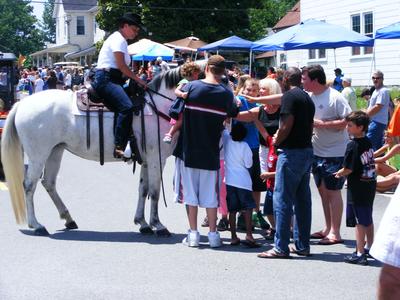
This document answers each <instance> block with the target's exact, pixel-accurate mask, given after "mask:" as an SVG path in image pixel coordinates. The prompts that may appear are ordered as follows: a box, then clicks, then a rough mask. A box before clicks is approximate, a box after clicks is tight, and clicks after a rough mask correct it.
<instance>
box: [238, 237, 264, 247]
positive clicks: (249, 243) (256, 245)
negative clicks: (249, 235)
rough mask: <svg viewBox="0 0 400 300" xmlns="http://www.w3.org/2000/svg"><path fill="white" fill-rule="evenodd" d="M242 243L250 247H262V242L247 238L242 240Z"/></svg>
mask: <svg viewBox="0 0 400 300" xmlns="http://www.w3.org/2000/svg"><path fill="white" fill-rule="evenodd" d="M241 243H242V244H243V245H245V246H246V247H248V248H260V247H261V244H260V243H257V242H256V241H250V240H247V239H246V240H244V241H241Z"/></svg>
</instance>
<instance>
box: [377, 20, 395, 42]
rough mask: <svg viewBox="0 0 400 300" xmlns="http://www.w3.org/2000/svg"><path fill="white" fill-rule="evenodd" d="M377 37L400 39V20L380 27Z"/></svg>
mask: <svg viewBox="0 0 400 300" xmlns="http://www.w3.org/2000/svg"><path fill="white" fill-rule="evenodd" d="M375 39H400V22H397V23H394V24H391V25H388V26H386V27H383V28H380V29H378V30H377V31H376V33H375Z"/></svg>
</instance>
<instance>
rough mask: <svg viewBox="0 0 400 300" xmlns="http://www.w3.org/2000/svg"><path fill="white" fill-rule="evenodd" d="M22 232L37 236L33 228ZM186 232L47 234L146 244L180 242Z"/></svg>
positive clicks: (77, 238) (76, 239)
mask: <svg viewBox="0 0 400 300" xmlns="http://www.w3.org/2000/svg"><path fill="white" fill-rule="evenodd" d="M20 232H21V233H23V234H25V235H29V236H35V233H34V232H33V231H32V230H20ZM185 236H186V235H185V234H171V236H170V237H167V238H166V237H158V236H157V235H156V234H152V235H143V234H141V233H138V232H131V231H126V232H123V231H121V232H119V231H113V232H104V231H85V230H71V231H58V232H56V233H53V234H50V235H49V236H47V237H48V238H50V239H54V240H64V241H86V242H107V243H145V244H154V245H158V244H165V245H170V244H180V243H181V242H182V239H183V238H184V237H185Z"/></svg>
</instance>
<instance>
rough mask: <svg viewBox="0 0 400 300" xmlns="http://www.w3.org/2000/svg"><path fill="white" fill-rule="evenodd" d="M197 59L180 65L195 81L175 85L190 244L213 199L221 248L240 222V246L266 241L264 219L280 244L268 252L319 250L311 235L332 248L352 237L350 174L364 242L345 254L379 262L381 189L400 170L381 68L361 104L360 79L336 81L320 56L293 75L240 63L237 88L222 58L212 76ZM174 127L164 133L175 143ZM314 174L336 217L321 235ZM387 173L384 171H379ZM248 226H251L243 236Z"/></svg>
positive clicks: (214, 241)
mask: <svg viewBox="0 0 400 300" xmlns="http://www.w3.org/2000/svg"><path fill="white" fill-rule="evenodd" d="M189 65H190V64H185V65H184V66H183V67H182V68H181V69H182V70H183V74H182V75H184V77H186V79H187V80H186V81H185V83H184V84H182V85H180V86H179V88H178V89H177V90H176V95H177V97H178V99H177V102H178V103H181V104H180V105H177V106H176V107H178V111H174V110H172V111H174V115H172V114H171V116H173V117H174V118H175V119H176V120H177V122H178V123H179V126H178V127H175V126H176V124H175V125H173V127H172V130H173V133H176V132H177V130H178V129H180V133H181V134H180V136H179V139H178V145H177V147H176V149H175V152H174V155H175V156H176V157H177V159H176V169H177V171H176V172H175V179H174V184H175V188H174V190H175V193H176V198H177V199H178V202H181V203H184V204H186V208H187V214H188V221H189V230H188V235H187V237H186V238H185V239H184V243H185V244H186V245H188V246H190V247H196V246H198V245H199V238H200V234H199V231H198V225H197V215H198V207H203V208H206V212H207V217H206V218H205V219H204V221H203V224H202V226H208V227H209V233H208V237H209V242H210V246H211V247H219V246H220V245H221V241H220V237H219V233H218V231H223V230H230V231H231V245H233V246H235V245H239V244H244V245H246V246H248V247H252V248H253V247H254V248H255V247H260V246H261V245H260V244H259V243H258V242H257V241H256V240H255V239H254V237H253V235H252V230H253V229H254V227H259V228H261V229H263V231H264V235H265V238H266V239H267V240H273V241H274V247H273V248H272V249H270V250H268V251H264V252H261V253H259V254H258V256H259V257H261V258H289V257H290V254H297V255H301V256H309V255H311V252H310V239H318V240H319V241H318V244H319V245H327V246H329V245H334V244H338V243H343V242H344V241H343V239H342V237H341V228H340V227H341V221H342V215H343V210H344V205H343V199H342V193H341V191H342V189H343V188H344V186H345V183H346V182H347V184H346V187H347V205H345V219H346V226H348V227H355V239H356V249H355V251H354V252H353V253H352V254H350V255H348V256H346V257H345V262H347V263H352V264H360V265H366V264H368V259H371V258H372V257H371V255H370V254H369V250H370V248H371V247H372V244H373V241H374V226H373V218H372V211H373V202H374V198H375V193H376V191H378V192H383V191H386V190H388V187H390V189H393V188H394V187H396V186H397V184H398V181H399V177H400V175H399V174H398V172H397V168H396V167H394V166H392V162H391V161H390V160H391V159H393V157H396V155H397V154H398V153H400V147H399V145H398V144H397V143H396V142H395V141H397V137H396V136H394V135H393V129H392V130H390V128H391V127H393V125H392V126H391V125H389V127H388V124H389V122H390V120H392V122H394V121H393V120H394V118H391V114H390V111H391V109H390V103H391V99H390V94H389V90H388V89H387V88H386V87H384V85H383V74H382V72H380V71H375V72H374V74H373V76H372V79H373V82H374V90H373V91H372V92H369V93H368V108H367V109H366V110H365V111H361V110H359V109H357V104H356V97H355V91H354V89H353V88H352V87H351V78H349V77H345V76H339V75H340V74H337V76H336V79H335V85H333V84H332V83H330V82H328V81H327V78H326V74H325V71H324V69H323V68H322V67H321V66H319V65H314V66H309V67H305V68H303V69H302V70H300V69H298V68H289V69H288V70H286V71H284V72H283V73H281V72H280V71H278V72H275V71H274V70H272V69H271V68H270V69H269V70H268V74H266V78H264V79H262V80H256V79H253V78H251V77H250V76H249V75H243V74H242V75H241V74H238V71H237V70H234V71H233V70H232V71H231V72H230V73H228V74H227V75H228V78H230V79H232V80H231V81H230V84H229V85H224V84H223V83H222V82H223V77H224V74H223V72H222V71H221V70H222V69H223V67H224V59H223V58H222V57H221V56H218V55H215V56H212V57H211V58H210V59H209V61H208V64H207V66H206V70H205V74H206V78H205V79H203V80H196V79H197V77H198V72H199V70H198V69H196V68H194V69H193V73H194V76H193V74H192V73H188V72H187V70H188V69H189V68H190V67H189ZM185 70H186V71H185ZM339 71H340V72H341V70H340V69H336V70H335V73H339ZM229 99H230V100H229ZM235 110H236V111H235ZM395 112H396V110H395ZM393 115H394V114H393ZM387 128H389V130H388V131H386V129H387ZM385 132H386V134H385ZM396 134H397V133H396ZM172 135H173V134H171V133H168V134H167V136H166V139H164V141H165V142H167V143H170V142H171V137H172ZM384 135H385V139H384ZM385 153H386V154H385ZM396 159H397V157H396ZM389 161H390V162H389ZM311 174H312V178H313V179H314V182H315V185H316V187H317V188H318V191H319V195H320V198H321V202H322V207H323V212H324V218H325V225H324V227H323V228H321V230H319V231H316V232H314V233H312V234H311V232H310V230H311V215H312V214H311V192H310V178H311V176H310V175H311ZM377 175H381V176H382V177H379V179H378V180H377ZM221 178H223V179H222V180H221ZM216 186H217V188H216ZM261 192H265V200H264V204H263V211H262V210H261V209H260V207H261V202H262V201H261V199H260V195H261ZM217 209H218V212H219V215H220V218H219V222H218V224H217ZM237 215H238V217H237ZM264 216H265V217H266V220H265V219H264ZM237 228H238V229H242V230H245V232H246V235H245V239H244V240H242V241H241V240H240V239H239V238H238V235H237V232H236V230H237ZM291 239H293V241H294V244H293V245H291V244H290V242H291Z"/></svg>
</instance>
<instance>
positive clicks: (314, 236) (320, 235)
mask: <svg viewBox="0 0 400 300" xmlns="http://www.w3.org/2000/svg"><path fill="white" fill-rule="evenodd" d="M324 238H326V235H325V234H323V233H322V231H317V232H314V233H313V234H311V235H310V239H324Z"/></svg>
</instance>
